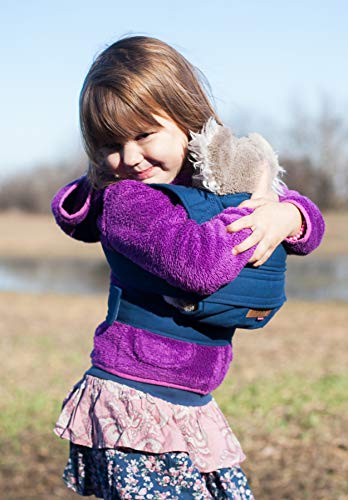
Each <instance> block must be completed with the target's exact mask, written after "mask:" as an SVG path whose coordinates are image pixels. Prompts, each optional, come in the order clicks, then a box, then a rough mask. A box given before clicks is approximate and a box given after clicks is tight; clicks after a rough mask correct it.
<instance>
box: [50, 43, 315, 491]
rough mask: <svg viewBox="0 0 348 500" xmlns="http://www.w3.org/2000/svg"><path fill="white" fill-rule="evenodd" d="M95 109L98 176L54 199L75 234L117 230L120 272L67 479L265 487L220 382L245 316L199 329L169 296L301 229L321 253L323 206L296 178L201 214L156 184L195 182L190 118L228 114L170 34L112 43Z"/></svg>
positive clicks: (111, 241)
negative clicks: (220, 395) (248, 467)
mask: <svg viewBox="0 0 348 500" xmlns="http://www.w3.org/2000/svg"><path fill="white" fill-rule="evenodd" d="M80 112H81V128H82V133H83V137H84V140H85V145H86V151H87V153H88V155H89V158H90V162H91V163H90V169H89V174H88V179H87V178H86V177H82V178H81V179H78V180H77V181H74V182H72V183H71V184H69V185H68V186H66V187H64V188H63V189H62V190H60V191H59V192H58V193H57V195H56V196H55V198H54V200H53V205H52V206H53V212H54V215H55V217H56V221H57V223H58V224H59V225H60V227H61V228H62V229H63V230H64V231H65V232H66V233H67V234H69V235H70V236H72V237H74V238H77V239H80V240H83V241H86V242H92V241H100V242H101V243H102V245H103V249H104V251H105V254H106V256H107V259H108V261H109V264H110V267H111V269H112V273H111V284H110V295H109V304H108V305H109V309H108V316H107V318H106V320H105V321H103V322H102V323H101V324H100V325H99V326H98V328H97V330H96V332H95V337H94V349H93V352H92V354H91V358H92V368H91V369H90V370H88V372H87V373H86V374H85V376H84V377H83V379H82V380H81V381H80V382H79V383H78V384H77V385H76V386H75V387H74V388H73V390H72V391H71V393H70V394H69V395H68V397H67V398H66V400H65V401H64V404H63V410H62V413H61V416H60V418H59V420H58V422H57V425H56V428H55V432H56V433H57V434H58V435H59V436H61V437H63V438H66V439H69V440H70V443H71V450H70V458H69V461H68V464H67V466H66V469H65V472H64V480H65V482H66V484H67V486H68V487H70V488H71V489H73V490H74V491H76V492H77V493H79V494H80V495H95V496H97V497H100V498H105V499H119V498H128V499H130V498H134V499H136V498H138V499H142V498H149V499H160V498H170V499H185V498H187V499H190V498H197V499H202V498H240V499H251V498H253V497H252V493H251V491H250V488H249V486H248V483H247V480H246V478H245V476H244V474H243V472H242V470H241V469H240V463H241V462H242V461H243V459H244V454H243V452H242V450H241V447H240V445H239V442H238V441H237V439H236V438H235V436H234V434H233V432H232V430H231V429H230V428H229V426H228V424H227V422H226V420H225V418H224V417H223V415H222V414H221V412H220V410H219V408H218V406H217V404H216V402H215V401H214V399H213V398H212V396H211V395H210V392H211V391H212V390H213V389H215V388H216V387H217V386H218V385H219V384H220V383H221V382H222V380H223V378H224V376H225V374H226V372H227V369H228V367H229V363H230V361H231V359H232V349H231V342H230V339H231V329H230V328H229V329H223V328H221V329H219V330H215V329H212V328H210V327H209V325H208V326H207V325H205V326H204V327H203V326H200V327H197V325H196V323H195V322H192V320H191V319H190V318H189V317H186V318H183V317H182V316H180V314H179V313H178V311H177V309H176V308H175V307H173V306H171V305H170V304H168V303H167V302H166V301H165V300H164V299H163V296H164V295H167V292H168V287H170V293H171V295H172V296H175V295H176V296H178V297H180V296H181V294H182V293H183V291H185V292H187V293H189V294H192V296H193V297H197V294H198V295H199V296H202V295H208V294H211V293H213V292H215V291H216V290H218V289H219V288H220V287H221V286H223V285H225V284H227V283H229V282H231V281H232V280H233V279H234V278H236V276H237V275H238V274H239V272H240V271H241V269H243V267H244V266H245V265H246V264H247V263H248V261H249V262H254V263H255V264H256V265H260V264H262V263H263V262H265V260H267V258H268V256H269V255H270V253H271V252H272V250H273V249H274V248H275V247H276V246H277V245H278V243H280V242H281V241H282V240H283V239H284V238H286V237H289V239H288V240H287V242H285V246H286V247H287V248H288V251H289V252H293V253H298V254H306V253H309V252H310V251H311V250H313V249H314V248H315V247H316V246H317V245H318V244H319V242H320V239H321V237H322V233H323V222H322V218H321V216H320V213H319V211H318V209H317V208H316V207H315V205H313V204H312V203H311V202H310V201H309V200H308V199H306V198H304V197H301V196H300V195H299V194H298V193H296V192H292V191H287V192H286V194H285V196H284V197H282V198H281V201H282V202H281V203H275V202H269V203H268V202H267V201H265V200H259V199H258V200H254V201H253V200H251V201H249V205H250V206H251V208H250V207H249V208H248V207H242V208H236V207H229V208H227V209H225V210H223V211H222V212H221V213H220V214H218V215H216V216H215V217H213V218H212V219H211V220H209V221H207V222H205V223H203V224H201V225H199V224H198V223H197V222H196V221H194V220H191V219H189V218H188V215H187V213H186V211H185V209H184V208H183V207H182V206H181V205H180V204H179V203H177V202H176V201H175V200H174V199H173V198H172V197H171V196H170V194H168V193H166V192H163V191H161V190H160V189H157V188H156V186H155V185H157V184H161V183H162V184H170V183H174V184H183V185H190V183H191V176H192V169H191V167H190V164H189V163H188V162H187V144H188V137H189V131H193V132H198V131H200V130H201V129H202V127H203V125H204V124H205V123H206V122H207V120H208V119H209V118H210V117H211V116H213V117H215V118H216V119H217V120H218V118H217V117H216V115H215V113H214V111H213V109H212V107H211V105H210V103H209V101H208V99H207V97H206V95H205V93H204V91H203V90H202V87H201V85H200V83H199V81H198V79H197V76H196V73H195V71H194V69H193V67H192V66H191V65H190V64H189V63H188V62H187V61H186V60H185V59H184V58H183V57H182V56H181V55H180V54H178V53H177V52H176V51H175V50H174V49H173V48H171V47H169V46H168V45H166V44H165V43H163V42H160V41H159V40H155V39H151V38H147V37H131V38H127V39H123V40H120V41H119V42H117V43H115V44H113V45H111V46H110V47H109V48H108V49H106V50H105V51H104V52H103V53H102V54H101V55H100V56H99V57H98V58H97V59H96V61H95V63H94V64H93V65H92V67H91V69H90V71H89V73H88V74H87V77H86V80H85V83H84V86H83V89H82V92H81V100H80ZM152 184H153V185H154V186H151V185H152ZM255 207H258V208H256V209H255V211H254V212H253V211H252V208H255ZM243 216H246V217H243ZM234 221H236V222H234ZM270 221H271V222H270ZM302 221H304V223H305V224H304V225H303V224H302ZM233 222H234V224H235V225H233V224H232V223H233ZM231 224H232V232H229V231H227V230H226V228H228V227H229V228H231ZM252 226H253V227H255V230H254V231H253V232H251V230H250V227H252ZM301 227H305V229H304V230H303V231H302V232H303V234H302V233H301V231H300V229H301ZM230 230H231V229H230ZM235 230H238V232H236V231H235ZM257 243H259V244H258V247H257V249H256V251H255V245H256V244H257ZM192 247H194V248H195V252H194V254H192V251H191V249H192ZM233 249H234V252H233V253H232V250H233ZM126 318H127V320H126Z"/></svg>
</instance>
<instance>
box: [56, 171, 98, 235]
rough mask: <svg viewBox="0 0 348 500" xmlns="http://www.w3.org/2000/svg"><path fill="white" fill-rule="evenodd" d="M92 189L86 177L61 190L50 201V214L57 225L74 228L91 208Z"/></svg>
mask: <svg viewBox="0 0 348 500" xmlns="http://www.w3.org/2000/svg"><path fill="white" fill-rule="evenodd" d="M91 197H92V189H91V187H90V185H89V182H88V179H87V177H86V176H82V177H80V178H79V179H76V180H75V181H72V182H71V183H70V184H68V185H67V186H64V187H63V188H61V189H60V190H59V191H58V192H57V193H56V194H55V196H54V198H53V200H52V212H53V214H54V216H55V218H56V221H57V223H58V224H59V225H62V224H63V225H66V224H68V225H70V226H76V225H78V224H80V223H81V222H82V221H83V220H84V219H85V218H86V217H87V214H88V212H89V209H90V207H91Z"/></svg>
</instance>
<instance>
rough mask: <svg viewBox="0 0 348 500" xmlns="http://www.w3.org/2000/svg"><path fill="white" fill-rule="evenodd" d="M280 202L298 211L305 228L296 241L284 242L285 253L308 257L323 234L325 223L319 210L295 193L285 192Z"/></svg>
mask: <svg viewBox="0 0 348 500" xmlns="http://www.w3.org/2000/svg"><path fill="white" fill-rule="evenodd" d="M280 201H281V202H287V203H292V204H293V205H295V206H296V207H297V208H298V209H299V210H300V212H301V214H302V218H303V220H304V222H305V227H306V230H305V233H304V235H303V236H302V238H300V239H299V240H298V241H296V242H291V241H288V240H285V241H284V245H285V247H286V250H287V252H288V253H289V254H295V255H308V254H309V253H311V252H313V250H315V249H316V248H317V247H318V246H319V245H320V243H321V241H322V239H323V236H324V232H325V222H324V218H323V216H322V214H321V212H320V210H319V208H318V207H317V206H316V205H315V203H313V202H312V201H311V200H310V199H309V198H306V196H302V195H301V194H300V193H298V192H297V191H291V190H287V191H286V193H285V194H284V196H282V197H280Z"/></svg>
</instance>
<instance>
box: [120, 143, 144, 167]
mask: <svg viewBox="0 0 348 500" xmlns="http://www.w3.org/2000/svg"><path fill="white" fill-rule="evenodd" d="M121 158H122V161H123V163H124V164H125V165H127V166H128V167H135V166H136V165H138V164H139V163H141V161H142V160H143V155H142V150H141V147H140V145H139V144H138V143H137V142H135V141H128V142H126V143H125V144H124V145H123V148H122V152H121Z"/></svg>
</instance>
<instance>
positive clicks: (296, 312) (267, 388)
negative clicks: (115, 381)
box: [0, 213, 348, 500]
mask: <svg viewBox="0 0 348 500" xmlns="http://www.w3.org/2000/svg"><path fill="white" fill-rule="evenodd" d="M347 221H348V214H347V213H345V214H339V213H338V214H336V213H335V214H331V213H330V214H327V215H326V222H327V233H326V238H325V240H324V242H323V245H322V246H321V248H320V249H319V250H318V251H317V252H316V254H315V255H317V256H318V257H326V256H333V255H348V232H347ZM0 234H1V238H0V258H1V257H6V259H8V258H10V257H13V258H28V259H37V258H52V259H56V258H69V259H70V258H77V257H78V258H82V259H86V258H87V259H101V251H100V249H99V247H98V245H88V246H86V245H84V244H82V243H79V242H74V241H72V240H71V239H69V238H67V237H66V236H65V235H64V234H63V233H62V232H61V231H60V230H59V229H58V227H57V226H56V225H55V224H54V222H53V220H52V218H51V217H50V216H32V215H23V214H19V213H10V214H0ZM19 236H20V238H19ZM105 312H106V303H105V299H104V298H103V297H101V296H76V295H75V296H73V295H71V296H68V295H66V296H61V295H53V294H45V295H31V294H19V293H18V294H17V293H0V331H1V336H0V344H1V349H2V351H1V352H2V363H1V371H0V373H1V380H2V384H1V385H0V424H1V425H2V426H3V429H2V433H1V435H2V440H1V442H0V444H1V450H0V451H1V455H0V456H1V470H0V486H1V492H2V494H3V495H2V496H3V497H4V498H6V499H9V500H10V499H16V500H20V499H30V498H31V499H37V500H40V499H42V500H43V499H45V500H47V499H53V498H65V499H70V498H71V499H73V498H77V497H76V495H74V494H72V493H70V492H68V491H67V490H66V489H65V487H64V486H63V484H62V482H61V480H60V474H61V472H62V469H63V467H64V463H65V459H66V455H67V443H65V442H62V441H60V440H58V439H57V438H56V437H55V436H53V434H52V431H51V428H52V426H53V423H54V419H55V418H56V416H57V414H58V412H59V406H60V401H61V399H62V398H63V397H64V395H65V393H66V392H67V390H68V389H69V387H70V386H71V385H72V384H73V383H74V382H75V381H76V380H77V379H78V378H79V377H80V376H81V374H82V373H83V371H84V370H85V369H86V368H87V367H88V365H89V359H88V355H89V352H90V350H91V346H92V332H93V330H94V326H95V324H96V323H98V322H99V321H100V320H101V319H102V318H103V317H104V316H105ZM347 323H348V308H347V304H345V303H333V302H330V303H319V302H318V303H306V302H294V301H292V302H290V303H288V304H286V305H285V307H284V308H283V310H282V311H281V312H280V313H279V314H278V316H277V317H276V318H275V319H274V320H273V321H272V323H271V324H270V325H269V327H268V328H267V331H266V332H253V333H252V332H249V333H246V332H243V333H242V332H240V333H238V334H237V336H236V341H235V343H234V345H235V347H234V350H235V360H234V362H233V365H232V368H231V371H230V374H229V376H228V377H227V379H226V380H225V382H224V384H223V385H222V386H221V388H219V390H218V391H217V393H216V398H217V400H218V402H219V403H220V404H221V406H222V408H223V410H224V412H225V414H226V416H227V418H228V419H229V421H230V423H231V425H232V427H233V428H234V430H235V432H236V434H237V435H238V437H239V438H240V440H241V442H242V444H243V447H244V450H245V452H246V454H247V456H248V461H247V462H246V463H245V464H244V468H245V470H246V472H247V473H248V475H249V476H250V479H251V482H252V486H253V490H254V492H255V496H256V498H257V500H283V499H284V500H286V499H289V500H302V499H303V500H305V499H308V500H314V499H315V500H329V499H330V500H331V499H332V500H347V499H348V481H347V477H348V441H347V424H348V418H347V415H348V403H347V398H346V396H344V397H342V394H343V395H346V393H348V390H346V388H347V385H346V384H347V354H346V353H347V348H348V335H347Z"/></svg>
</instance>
